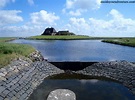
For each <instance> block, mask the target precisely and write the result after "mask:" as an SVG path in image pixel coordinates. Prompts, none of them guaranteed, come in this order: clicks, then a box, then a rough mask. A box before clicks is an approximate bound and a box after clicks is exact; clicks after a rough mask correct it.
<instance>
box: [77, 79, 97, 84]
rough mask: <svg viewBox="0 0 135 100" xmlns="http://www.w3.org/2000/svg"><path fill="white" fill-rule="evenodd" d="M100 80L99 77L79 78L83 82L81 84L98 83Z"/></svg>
mask: <svg viewBox="0 0 135 100" xmlns="http://www.w3.org/2000/svg"><path fill="white" fill-rule="evenodd" d="M98 81H99V80H97V79H91V80H83V79H82V80H79V82H81V84H86V83H90V84H94V83H97V82H98Z"/></svg>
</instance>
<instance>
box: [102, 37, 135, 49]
mask: <svg viewBox="0 0 135 100" xmlns="http://www.w3.org/2000/svg"><path fill="white" fill-rule="evenodd" d="M102 42H107V43H113V44H119V45H124V46H131V47H135V38H116V39H105V40H102Z"/></svg>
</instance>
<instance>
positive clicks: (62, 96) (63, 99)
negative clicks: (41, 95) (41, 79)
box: [47, 89, 76, 100]
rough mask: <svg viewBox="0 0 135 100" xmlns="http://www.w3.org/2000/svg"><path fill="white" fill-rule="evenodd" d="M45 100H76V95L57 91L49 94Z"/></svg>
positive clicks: (70, 92)
mask: <svg viewBox="0 0 135 100" xmlns="http://www.w3.org/2000/svg"><path fill="white" fill-rule="evenodd" d="M47 100H76V95H75V93H74V92H72V91H71V90H67V89H57V90H54V91H52V92H51V93H50V94H49V96H48V98H47Z"/></svg>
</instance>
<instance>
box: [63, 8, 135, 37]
mask: <svg viewBox="0 0 135 100" xmlns="http://www.w3.org/2000/svg"><path fill="white" fill-rule="evenodd" d="M109 17H111V19H110V20H103V19H96V18H89V19H84V18H75V17H74V18H70V19H69V24H67V25H66V27H68V28H69V29H70V30H72V31H73V32H75V33H76V34H85V35H89V36H135V28H134V27H135V20H133V19H130V18H125V17H124V16H123V15H122V14H121V13H120V12H119V11H117V10H115V9H112V10H111V11H110V12H109Z"/></svg>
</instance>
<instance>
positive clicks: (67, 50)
mask: <svg viewBox="0 0 135 100" xmlns="http://www.w3.org/2000/svg"><path fill="white" fill-rule="evenodd" d="M11 43H21V44H29V45H31V46H33V47H34V48H36V49H37V50H39V51H40V52H41V54H42V55H43V56H44V58H47V59H48V61H53V62H62V61H80V62H102V61H115V60H126V61H130V62H135V56H134V55H135V48H133V47H127V46H121V45H115V44H109V43H103V42H101V40H68V41H64V40H24V39H19V40H14V41H11ZM61 76H64V75H56V76H52V77H50V78H47V79H45V80H44V81H43V83H41V84H40V85H39V86H38V87H37V89H36V90H34V92H33V93H32V94H31V96H30V98H29V100H46V98H47V96H48V95H49V93H50V92H51V91H53V90H55V89H69V90H71V91H73V92H74V93H75V94H76V100H135V95H133V94H132V93H131V92H130V91H129V90H128V88H126V87H124V86H123V85H122V84H120V83H117V82H115V81H112V80H105V79H98V78H94V79H93V78H92V79H91V78H87V79H86V77H83V76H81V77H80V78H78V77H74V76H71V77H70V78H69V76H70V75H69V76H66V77H64V78H62V79H61V78H60V77H61Z"/></svg>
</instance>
